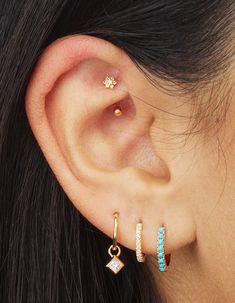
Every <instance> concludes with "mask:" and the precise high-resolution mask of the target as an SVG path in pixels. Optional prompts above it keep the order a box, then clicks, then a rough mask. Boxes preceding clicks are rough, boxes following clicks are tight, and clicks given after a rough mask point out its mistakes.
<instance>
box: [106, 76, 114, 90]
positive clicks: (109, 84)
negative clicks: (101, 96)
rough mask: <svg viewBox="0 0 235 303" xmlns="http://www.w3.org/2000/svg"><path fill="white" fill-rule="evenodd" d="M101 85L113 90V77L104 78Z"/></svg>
mask: <svg viewBox="0 0 235 303" xmlns="http://www.w3.org/2000/svg"><path fill="white" fill-rule="evenodd" d="M103 84H104V86H105V88H111V89H112V88H114V86H115V85H116V84H117V82H116V81H115V79H114V77H109V76H106V78H105V80H104V81H103Z"/></svg>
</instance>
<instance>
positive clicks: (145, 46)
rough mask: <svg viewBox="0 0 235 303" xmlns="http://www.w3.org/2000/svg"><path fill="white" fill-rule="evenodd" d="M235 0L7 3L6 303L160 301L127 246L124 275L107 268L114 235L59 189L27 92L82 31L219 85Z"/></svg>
mask: <svg viewBox="0 0 235 303" xmlns="http://www.w3.org/2000/svg"><path fill="white" fill-rule="evenodd" d="M233 2H234V1H226V0H214V1H211V0H197V1H193V0H158V1H156V0H122V1H115V0H114V1H111V0H40V1H36V0H35V1H33V0H21V1H19V0H7V1H6V0H1V1H0V30H1V31H0V47H1V50H0V73H1V77H0V92H1V95H0V302H4V303H7V302H9V303H13V302H14V303H25V302H30V303H36V302H40V303H41V302H63V303H64V302H76V303H77V302H85V303H89V302H96V303H99V302H128V303H129V302H145V303H146V302H154V303H156V302H160V299H159V296H158V295H157V291H156V290H154V288H153V285H152V284H153V283H152V277H151V274H150V272H149V271H148V268H147V266H141V265H139V264H138V265H137V262H136V261H135V256H134V255H133V252H131V251H129V250H127V249H125V248H123V258H124V260H125V261H126V263H127V264H128V265H127V267H126V270H123V271H122V272H121V273H120V274H118V276H113V275H112V274H110V273H109V272H108V271H107V270H106V269H105V266H104V265H105V263H106V261H107V248H108V246H109V244H110V239H108V238H107V237H106V236H105V235H103V234H102V233H101V232H100V231H98V230H96V228H95V227H94V226H92V225H91V224H89V223H88V222H87V221H86V219H85V218H83V217H82V216H81V215H80V214H79V212H78V211H77V210H76V209H75V208H74V207H73V205H72V203H71V202H70V201H69V199H68V198H67V196H66V195H65V193H64V192H63V190H62V189H61V187H60V185H59V184H58V182H57V180H56V178H55V176H54V174H53V172H52V171H51V169H50V167H49V166H48V164H47V162H46V160H45V158H44V156H43V154H42V152H41V150H40V148H39V147H38V145H37V142H36V141H35V139H34V136H33V134H32V132H31V129H30V127H29V124H28V121H27V118H26V114H25V107H24V97H25V91H26V87H27V84H28V81H29V79H30V75H31V72H32V70H33V68H34V66H35V64H36V62H37V60H38V58H39V56H40V55H41V53H42V52H43V50H44V49H45V47H46V46H48V45H49V44H50V43H51V42H52V41H54V40H55V39H57V38H59V37H62V36H65V35H70V34H79V33H83V34H90V35H94V36H97V37H100V38H103V39H106V40H109V41H111V42H112V43H113V44H115V45H117V46H118V47H120V48H122V49H123V50H124V51H125V52H126V53H127V54H128V55H129V56H130V57H131V59H132V60H133V61H134V62H135V63H136V64H137V65H138V66H139V67H140V68H141V69H142V70H143V72H146V71H147V73H148V74H149V76H150V75H153V76H156V79H157V78H159V79H163V80H167V81H169V82H171V83H177V84H178V85H181V86H182V87H185V88H188V87H190V88H192V87H195V86H198V85H199V84H202V83H205V82H208V81H211V80H213V79H215V78H216V77H217V76H218V75H219V74H220V72H221V71H222V70H223V71H225V70H226V69H228V67H229V63H230V59H231V57H232V51H233V50H234V49H233V48H232V39H231V37H232V28H234V26H233V21H234V20H233V19H234V5H233ZM150 78H151V77H150ZM81 198H82V197H81Z"/></svg>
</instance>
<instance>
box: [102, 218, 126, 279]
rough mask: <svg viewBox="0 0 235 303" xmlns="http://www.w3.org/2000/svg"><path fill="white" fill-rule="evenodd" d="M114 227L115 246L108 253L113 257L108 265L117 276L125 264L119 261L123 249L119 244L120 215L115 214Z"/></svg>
mask: <svg viewBox="0 0 235 303" xmlns="http://www.w3.org/2000/svg"><path fill="white" fill-rule="evenodd" d="M113 216H114V226H113V244H112V245H111V246H110V247H109V249H108V253H109V255H110V256H111V257H112V259H111V260H110V261H109V263H108V264H107V265H106V267H108V268H109V269H110V270H111V271H112V272H113V273H115V274H117V273H118V272H119V271H120V270H121V269H122V268H123V267H124V266H125V264H124V263H123V262H122V261H121V260H120V259H119V256H120V254H121V248H120V247H119V246H118V244H117V234H118V213H114V215H113Z"/></svg>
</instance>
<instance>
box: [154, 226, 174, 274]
mask: <svg viewBox="0 0 235 303" xmlns="http://www.w3.org/2000/svg"><path fill="white" fill-rule="evenodd" d="M165 239H166V227H165V226H161V227H160V228H159V230H158V234H157V261H158V265H159V270H160V272H166V271H167V268H168V266H169V264H170V258H171V255H170V254H169V255H165V252H164V246H165Z"/></svg>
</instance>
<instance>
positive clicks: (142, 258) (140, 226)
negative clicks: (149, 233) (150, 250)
mask: <svg viewBox="0 0 235 303" xmlns="http://www.w3.org/2000/svg"><path fill="white" fill-rule="evenodd" d="M142 233H143V224H142V223H137V224H136V235H135V243H136V258H137V261H138V262H141V263H144V261H145V254H144V253H142Z"/></svg>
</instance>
